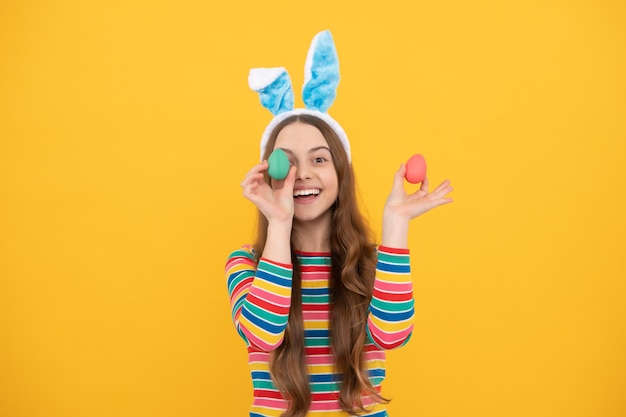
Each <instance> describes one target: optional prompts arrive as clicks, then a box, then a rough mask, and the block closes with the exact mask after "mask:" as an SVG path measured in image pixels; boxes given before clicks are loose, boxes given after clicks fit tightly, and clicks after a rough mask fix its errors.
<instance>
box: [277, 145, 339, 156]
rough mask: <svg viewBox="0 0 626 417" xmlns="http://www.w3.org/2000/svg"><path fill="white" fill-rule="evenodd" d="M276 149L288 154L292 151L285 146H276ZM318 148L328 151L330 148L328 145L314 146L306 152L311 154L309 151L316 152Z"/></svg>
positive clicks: (291, 153)
mask: <svg viewBox="0 0 626 417" xmlns="http://www.w3.org/2000/svg"><path fill="white" fill-rule="evenodd" d="M278 149H281V150H283V151H284V152H285V153H288V154H290V155H293V152H292V151H290V150H289V149H285V148H278ZM319 150H326V151H328V153H330V148H328V146H316V147H315V148H311V149H309V152H308V153H310V154H311V153H315V152H317V151H319Z"/></svg>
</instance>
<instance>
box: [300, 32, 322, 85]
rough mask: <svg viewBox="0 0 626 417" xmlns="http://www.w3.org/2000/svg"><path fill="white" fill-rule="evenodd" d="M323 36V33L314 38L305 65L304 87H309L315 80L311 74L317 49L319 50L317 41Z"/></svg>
mask: <svg viewBox="0 0 626 417" xmlns="http://www.w3.org/2000/svg"><path fill="white" fill-rule="evenodd" d="M320 35H321V32H320V33H318V34H317V35H315V37H313V40H312V41H311V47H310V48H309V52H308V53H307V55H306V61H305V63H304V85H307V84H308V82H309V81H311V78H313V74H312V72H311V67H312V66H313V55H315V48H317V39H318V38H319V36H320Z"/></svg>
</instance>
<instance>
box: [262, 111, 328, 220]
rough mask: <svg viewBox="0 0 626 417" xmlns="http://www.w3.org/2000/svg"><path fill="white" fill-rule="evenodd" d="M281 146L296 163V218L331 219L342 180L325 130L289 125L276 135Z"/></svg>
mask: <svg viewBox="0 0 626 417" xmlns="http://www.w3.org/2000/svg"><path fill="white" fill-rule="evenodd" d="M277 148H280V149H282V150H283V151H285V153H286V154H287V157H288V158H289V162H290V163H291V164H292V165H295V166H296V168H297V170H296V182H295V185H294V190H293V193H294V205H295V214H294V220H296V221H303V222H304V221H313V220H319V219H322V218H327V219H328V221H330V213H331V212H330V209H331V207H332V206H333V204H335V201H336V200H337V191H338V180H337V172H336V171H335V164H334V162H333V158H332V156H331V153H330V149H329V148H328V143H327V142H326V139H325V138H324V136H323V135H322V133H321V132H320V131H319V130H318V129H317V128H316V127H315V126H311V125H309V124H306V123H301V122H295V123H292V124H289V125H287V126H285V127H284V128H283V129H282V130H281V131H280V133H279V134H278V136H277V138H276V144H275V145H274V149H277Z"/></svg>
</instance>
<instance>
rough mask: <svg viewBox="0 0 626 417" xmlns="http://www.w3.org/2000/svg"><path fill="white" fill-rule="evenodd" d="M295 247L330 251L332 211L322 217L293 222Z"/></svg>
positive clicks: (315, 250) (305, 250)
mask: <svg viewBox="0 0 626 417" xmlns="http://www.w3.org/2000/svg"><path fill="white" fill-rule="evenodd" d="M292 233H293V242H294V248H295V249H296V250H299V251H302V252H330V212H329V213H328V216H323V217H322V218H319V219H316V220H313V221H306V222H299V221H297V220H294V223H293V229H292Z"/></svg>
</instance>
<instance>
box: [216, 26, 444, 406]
mask: <svg viewBox="0 0 626 417" xmlns="http://www.w3.org/2000/svg"><path fill="white" fill-rule="evenodd" d="M320 37H322V39H320ZM321 43H323V45H320V44H321ZM329 45H330V47H329ZM320 48H322V49H324V48H325V52H320ZM329 51H330V52H329ZM329 54H330V55H331V58H333V56H332V55H333V54H336V53H335V52H334V45H333V44H332V38H330V34H329V32H322V33H321V34H318V36H317V37H316V38H315V39H314V42H313V45H312V46H311V49H310V51H309V57H308V58H307V65H309V64H310V65H309V66H308V67H307V70H309V69H310V70H311V72H313V73H314V74H320V73H322V72H324V71H316V70H315V68H316V65H318V64H320V62H321V63H322V64H323V65H325V64H326V63H328V62H329V59H328V55H329ZM331 60H332V59H331ZM335 61H336V59H335ZM254 75H255V74H254V72H251V80H250V85H251V86H252V87H253V88H255V87H257V88H255V89H257V90H262V91H263V92H264V93H268V91H269V90H271V89H272V88H274V87H276V85H275V86H274V87H271V85H272V84H277V85H279V87H280V85H281V84H282V83H283V82H284V80H283V81H281V80H280V78H281V77H282V76H283V75H284V72H282V71H275V70H273V71H272V74H271V75H272V76H271V77H269V81H268V79H267V77H265V79H264V83H257V82H256V81H255V80H254V79H253V78H254ZM305 78H306V79H307V80H309V82H308V83H307V84H306V85H305V94H304V96H305V97H304V99H305V103H307V109H295V110H294V109H293V108H292V107H291V108H289V103H287V107H288V108H287V109H283V110H282V111H277V113H275V114H276V115H277V116H276V117H275V118H274V120H273V121H272V123H270V125H269V126H268V128H267V129H266V132H265V134H264V136H263V140H262V145H261V151H262V162H261V163H260V164H258V165H256V166H254V167H253V168H252V169H251V170H250V171H249V172H248V173H247V175H246V176H245V178H244V179H243V181H242V182H241V186H242V188H243V194H244V196H245V197H246V198H247V199H249V200H250V201H251V202H252V203H254V204H255V205H256V207H257V208H258V211H259V220H258V229H257V233H258V236H257V239H256V242H254V244H253V245H251V246H249V245H246V246H243V247H242V248H240V249H239V250H236V251H235V252H233V253H232V254H231V255H230V256H229V258H228V260H227V262H226V276H227V280H228V291H229V294H230V300H231V307H232V317H233V320H234V323H235V326H236V329H237V331H238V333H239V335H240V336H241V337H242V338H243V340H244V341H245V342H246V344H247V348H248V356H249V366H250V371H251V376H252V382H253V389H254V401H253V404H252V407H251V410H250V416H251V417H278V416H283V417H304V416H308V417H321V416H324V417H339V416H348V415H364V416H370V417H372V416H376V417H383V416H387V412H386V411H385V404H386V403H387V402H388V400H387V399H386V398H384V397H383V396H382V395H381V383H382V381H383V379H384V378H385V350H387V349H393V348H396V347H400V346H402V345H404V344H405V343H406V342H407V341H408V340H409V338H410V335H411V331H412V329H413V323H412V321H413V295H412V283H411V278H410V259H409V250H408V248H407V244H408V229H409V222H410V220H411V219H413V218H415V217H417V216H419V215H420V214H423V213H425V212H426V211H428V210H430V209H432V208H434V207H437V206H439V205H442V204H445V203H449V202H451V201H452V200H451V199H450V198H448V197H447V195H448V193H450V192H451V191H452V188H451V186H450V183H449V181H445V182H443V183H442V184H441V185H440V186H439V187H437V188H436V189H435V190H434V191H432V192H431V193H429V191H428V181H427V180H426V179H425V180H424V181H423V182H422V184H421V187H420V189H419V190H418V191H417V192H415V193H413V194H410V195H409V194H407V193H406V192H405V191H404V183H403V182H404V175H405V172H406V166H405V165H402V166H401V167H400V169H399V170H398V172H397V173H396V174H395V178H394V180H393V186H392V189H391V192H390V194H389V197H388V199H387V202H386V204H385V208H384V212H383V224H382V241H381V243H380V245H379V246H378V247H376V246H375V245H374V244H373V243H372V242H374V240H373V239H372V237H371V233H370V231H369V229H368V227H367V225H366V222H365V220H364V219H363V217H362V215H361V213H360V211H359V208H358V205H357V198H356V192H355V181H354V175H353V170H352V166H351V162H350V148H349V142H348V141H347V136H346V135H345V132H344V131H343V129H341V126H339V124H338V123H337V122H336V121H334V119H332V118H331V117H330V116H329V115H328V114H327V113H326V112H325V110H326V109H327V108H328V107H327V106H326V107H325V106H321V107H319V106H318V107H313V106H312V105H311V103H312V100H310V97H311V96H315V95H316V93H312V94H307V93H306V91H307V87H310V82H318V84H320V85H322V84H323V85H324V86H327V85H328V82H324V83H320V80H319V79H317V78H316V75H310V74H309V73H308V72H307V77H305ZM277 80H278V82H276V81H277ZM259 84H263V85H261V87H259ZM280 88H282V87H280ZM280 88H279V90H280ZM309 90H314V89H311V88H309ZM272 94H273V93H272ZM324 94H327V93H324ZM283 96H284V94H283ZM333 98H334V97H333ZM261 100H262V102H263V97H262V99H261ZM266 101H267V100H266ZM269 101H271V102H272V103H274V102H275V100H269ZM287 101H288V100H287ZM292 103H293V101H292ZM317 103H318V104H319V103H320V101H319V100H317ZM330 103H332V99H331V100H330ZM327 104H328V103H327ZM266 107H267V106H266ZM279 107H280V106H279ZM274 149H282V150H283V151H284V152H285V153H286V154H287V156H288V158H289V161H290V163H291V167H290V169H289V173H288V175H287V177H286V178H284V179H282V180H276V179H272V178H270V177H269V175H268V172H267V171H268V163H267V159H268V157H269V155H270V154H271V152H272V151H273V150H274Z"/></svg>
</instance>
